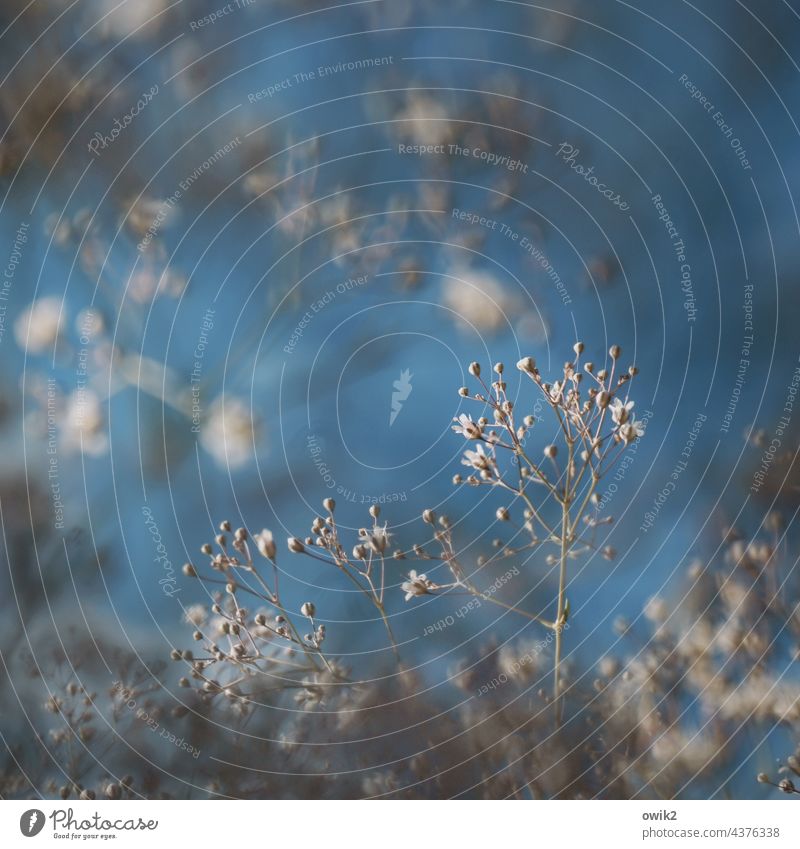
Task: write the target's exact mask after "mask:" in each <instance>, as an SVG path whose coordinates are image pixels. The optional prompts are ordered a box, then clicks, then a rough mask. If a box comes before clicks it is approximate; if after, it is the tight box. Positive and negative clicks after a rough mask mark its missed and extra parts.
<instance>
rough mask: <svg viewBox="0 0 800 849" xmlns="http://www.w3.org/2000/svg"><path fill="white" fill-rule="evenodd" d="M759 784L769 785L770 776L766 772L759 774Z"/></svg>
mask: <svg viewBox="0 0 800 849" xmlns="http://www.w3.org/2000/svg"><path fill="white" fill-rule="evenodd" d="M758 783H759V784H769V776H768V775H767V774H766V773H765V772H759V774H758Z"/></svg>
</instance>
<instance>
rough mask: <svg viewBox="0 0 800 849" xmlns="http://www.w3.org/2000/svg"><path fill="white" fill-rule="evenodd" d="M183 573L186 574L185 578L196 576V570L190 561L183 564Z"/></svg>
mask: <svg viewBox="0 0 800 849" xmlns="http://www.w3.org/2000/svg"><path fill="white" fill-rule="evenodd" d="M183 574H184V575H186V577H187V578H196V577H197V572H196V571H195V568H194V566H192V564H191V563H184V564H183Z"/></svg>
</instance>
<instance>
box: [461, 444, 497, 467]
mask: <svg viewBox="0 0 800 849" xmlns="http://www.w3.org/2000/svg"><path fill="white" fill-rule="evenodd" d="M461 463H462V465H464V466H472V468H473V469H477V470H478V471H479V472H481V471H489V470H490V469H491V467H492V458H491V457H490V456H489V455H488V454H487V453H486V452H485V451H484V450H483V445H481V444H480V442H479V443H478V444H477V446H476V447H475V450H474V451H465V452H464V459H463V460H462V461H461Z"/></svg>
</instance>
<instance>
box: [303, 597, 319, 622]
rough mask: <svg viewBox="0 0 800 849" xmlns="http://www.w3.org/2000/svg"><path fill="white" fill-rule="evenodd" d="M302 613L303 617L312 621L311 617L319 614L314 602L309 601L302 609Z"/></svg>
mask: <svg viewBox="0 0 800 849" xmlns="http://www.w3.org/2000/svg"><path fill="white" fill-rule="evenodd" d="M300 612H301V613H302V614H303V616H307V617H308V618H309V619H311V617H312V616H313V615H314V614H315V613H316V612H317V608H316V607H314V605H313V603H312V602H310V601H307V602H305V604H303V606H302V607H301V608H300Z"/></svg>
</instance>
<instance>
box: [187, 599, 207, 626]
mask: <svg viewBox="0 0 800 849" xmlns="http://www.w3.org/2000/svg"><path fill="white" fill-rule="evenodd" d="M207 619H208V608H207V607H206V606H205V605H204V604H192V605H190V606H189V607H187V608H186V610H185V611H184V612H183V620H184V622H186V623H187V624H189V625H194V626H195V628H199V627H200V626H201V625H205V623H206V620H207Z"/></svg>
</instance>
